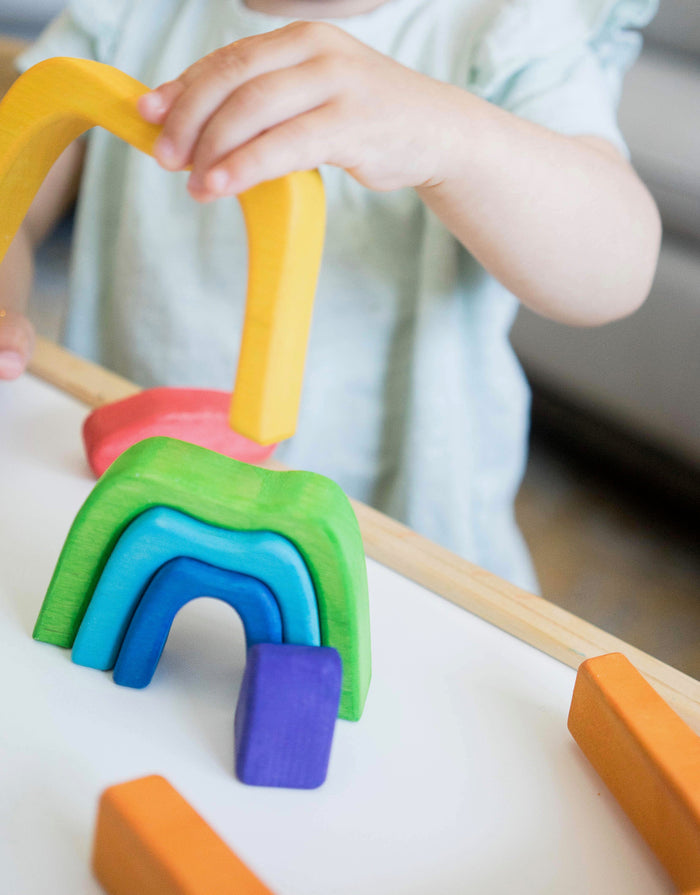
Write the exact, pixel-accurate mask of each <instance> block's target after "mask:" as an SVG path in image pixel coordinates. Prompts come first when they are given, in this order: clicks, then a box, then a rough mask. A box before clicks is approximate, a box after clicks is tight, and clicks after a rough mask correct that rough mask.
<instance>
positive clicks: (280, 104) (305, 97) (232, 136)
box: [188, 59, 334, 194]
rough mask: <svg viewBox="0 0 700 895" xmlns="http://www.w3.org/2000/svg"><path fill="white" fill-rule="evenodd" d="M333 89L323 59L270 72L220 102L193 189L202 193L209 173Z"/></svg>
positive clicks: (198, 150)
mask: <svg viewBox="0 0 700 895" xmlns="http://www.w3.org/2000/svg"><path fill="white" fill-rule="evenodd" d="M333 93H334V85H333V77H332V74H331V72H330V71H329V66H328V65H327V64H326V63H325V61H324V60H323V59H311V60H309V61H308V62H304V63H303V64H302V65H297V66H295V67H294V68H287V69H283V70H282V71H275V72H269V73H268V74H265V75H261V76H260V77H259V78H255V79H253V80H252V81H248V82H247V83H245V84H243V85H242V86H241V87H239V88H238V90H236V91H234V92H233V94H232V95H231V96H230V97H229V98H228V99H227V100H226V102H224V103H223V104H222V105H221V106H219V108H218V109H217V110H216V112H215V113H214V114H213V115H212V117H211V118H210V119H209V121H208V122H207V123H206V125H205V127H204V129H203V131H202V133H201V135H200V137H199V139H198V140H197V144H196V147H195V150H194V153H193V156H192V175H191V176H190V181H189V184H188V187H189V189H190V191H191V192H192V193H193V194H194V193H200V192H202V191H203V190H204V177H205V175H206V174H207V172H208V171H209V170H210V168H212V167H213V166H214V165H215V164H216V163H217V162H218V161H219V160H220V159H223V158H225V157H226V156H227V155H229V154H230V153H231V152H232V151H233V150H234V149H236V148H237V147H239V146H242V145H243V144H244V143H248V142H249V141H250V140H252V139H253V138H254V137H257V136H259V135H260V134H262V133H263V131H267V130H269V129H270V128H273V127H275V126H276V125H279V124H281V123H282V122H284V121H288V120H290V119H292V118H296V117H297V116H299V115H303V114H304V113H306V112H310V111H311V110H312V109H315V108H317V107H318V106H322V105H324V104H325V103H326V102H328V100H329V99H330V98H331V96H332V95H333Z"/></svg>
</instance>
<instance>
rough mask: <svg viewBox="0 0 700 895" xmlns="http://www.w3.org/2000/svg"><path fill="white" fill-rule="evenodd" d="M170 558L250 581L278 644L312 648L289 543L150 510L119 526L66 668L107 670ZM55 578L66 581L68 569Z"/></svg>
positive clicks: (312, 632)
mask: <svg viewBox="0 0 700 895" xmlns="http://www.w3.org/2000/svg"><path fill="white" fill-rule="evenodd" d="M88 534H89V526H88ZM76 536H77V535H76ZM178 557H190V558H191V559H196V560H200V561H201V562H204V563H209V564H210V565H213V566H219V567H220V568H222V569H226V570H227V571H229V572H238V573H239V574H241V575H246V576H249V577H251V578H258V579H259V580H260V581H262V582H263V584H265V585H266V586H267V587H268V588H269V589H270V591H271V592H272V593H273V594H274V597H275V600H276V601H277V606H278V608H279V613H280V616H281V619H282V630H283V633H284V637H285V639H286V640H287V641H288V642H289V643H300V644H306V645H309V646H320V643H321V634H320V629H319V615H318V604H317V602H316V594H315V592H314V587H313V583H312V581H311V578H310V576H309V572H308V570H307V567H306V564H305V563H304V560H303V559H302V558H301V555H300V554H299V552H298V550H297V549H296V547H294V545H293V544H292V543H291V542H290V541H288V540H287V539H286V538H283V537H280V535H278V534H276V533H274V532H266V531H232V530H230V529H227V528H218V527H216V526H213V525H207V524H206V523H204V522H201V521H200V520H198V519H193V518H192V517H191V516H187V515H186V514H184V513H180V512H178V511H176V510H173V509H170V508H169V507H151V508H150V509H148V510H145V511H144V512H143V513H141V514H139V515H138V516H136V518H134V519H133V520H132V521H131V522H130V523H129V525H127V527H126V528H125V529H124V531H123V532H122V534H121V535H120V537H119V540H118V541H117V543H116V545H115V546H114V548H113V550H112V551H111V553H110V555H109V557H108V559H107V562H106V564H105V565H104V567H103V569H102V572H101V573H100V577H99V581H98V582H97V584H96V586H95V589H94V591H93V592H92V595H91V596H90V598H89V605H88V606H87V609H86V611H85V614H84V616H83V619H82V621H81V622H80V627H79V629H78V633H77V634H76V637H75V641H74V643H73V651H72V653H71V657H72V659H73V661H74V662H76V663H77V664H78V665H86V666H88V667H89V668H99V669H101V670H103V671H107V670H109V669H110V668H113V667H114V663H115V662H116V661H117V656H118V655H119V650H120V649H121V647H122V643H123V641H124V637H125V636H126V632H127V629H128V628H129V625H130V623H131V620H132V617H133V615H134V612H135V611H136V609H137V607H138V606H139V605H140V602H141V600H142V599H143V596H144V595H145V593H146V589H147V588H148V587H149V585H150V584H151V582H152V580H153V576H154V575H156V573H157V572H158V571H159V570H160V569H161V568H162V567H163V566H164V565H165V564H166V563H169V562H170V561H171V560H173V559H177V558H178ZM62 574H63V575H64V576H68V577H69V578H70V577H71V574H72V573H71V563H70V562H68V564H67V565H66V566H65V568H64V570H63V573H62Z"/></svg>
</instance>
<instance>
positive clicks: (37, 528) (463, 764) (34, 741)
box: [0, 377, 673, 895]
mask: <svg viewBox="0 0 700 895" xmlns="http://www.w3.org/2000/svg"><path fill="white" fill-rule="evenodd" d="M85 415H86V410H85V408H84V407H83V406H82V405H80V404H79V403H77V402H76V401H74V400H73V399H71V398H69V397H67V396H66V395H64V394H62V393H60V392H59V391H57V390H55V389H54V388H52V387H50V386H47V385H45V384H43V383H41V382H39V381H38V380H36V379H32V378H31V377H25V378H24V379H22V380H20V381H18V382H16V383H12V384H2V385H0V681H1V682H2V683H1V684H0V687H1V690H0V692H1V694H2V696H1V703H0V892H2V893H7V895H10V893H11V895H47V893H51V895H92V893H99V892H101V889H100V888H99V886H98V885H97V883H96V882H94V880H93V879H92V877H91V874H90V870H89V854H90V848H91V840H92V834H93V827H94V820H95V811H96V804H97V798H98V795H99V793H100V792H101V790H102V789H103V788H105V787H106V786H109V785H111V784H113V783H117V782H121V781H124V780H129V779H132V778H135V777H140V776H143V775H145V774H150V773H160V774H163V775H164V776H165V777H167V778H168V779H169V780H170V781H171V783H172V784H173V785H174V786H175V787H176V788H177V789H179V790H180V792H182V794H183V795H184V796H185V797H186V798H188V799H189V800H190V802H191V803H192V804H193V805H194V807H195V808H196V809H197V810H198V811H199V812H200V813H201V814H202V815H203V816H204V817H205V818H206V819H207V821H208V822H209V823H210V824H211V825H212V826H213V827H214V828H215V829H216V830H217V831H218V832H219V833H220V835H222V836H223V838H224V839H226V841H227V842H228V843H229V844H230V845H231V847H232V848H234V850H235V851H236V852H237V853H238V854H239V856H240V857H241V858H243V860H245V861H246V862H247V863H248V864H249V865H250V866H251V867H252V868H253V869H254V870H255V871H256V872H257V873H258V874H259V876H260V877H261V878H262V879H263V880H264V881H265V882H266V883H267V884H268V885H269V886H270V887H271V888H272V889H273V891H275V892H277V893H279V895H314V893H319V895H320V893H323V895H335V893H348V895H349V893H352V895H359V893H362V895H373V893H383V895H387V893H391V895H426V893H431V892H435V893H440V895H451V893H455V895H463V893H467V892H474V893H477V892H478V893H480V895H481V893H494V895H496V893H503V895H506V893H508V895H512V893H514V892H518V893H522V895H530V893H532V895H550V893H551V895H592V893H595V895H613V893H614V895H659V893H669V892H672V891H673V887H672V885H671V883H670V880H669V879H668V877H667V876H666V875H665V873H664V871H663V870H662V869H661V867H660V865H659V864H658V863H657V862H656V860H655V858H654V857H653V855H652V854H651V852H650V851H649V850H648V849H647V847H646V846H645V844H644V843H643V842H642V840H641V839H640V838H639V836H638V834H637V833H636V831H635V830H634V828H633V827H632V826H631V824H630V823H629V821H628V820H627V818H626V817H625V815H624V814H623V813H622V812H621V810H620V809H619V808H618V806H617V804H616V803H615V802H614V800H613V799H612V797H611V796H610V795H609V794H608V792H607V790H606V789H605V788H604V786H603V784H602V783H601V782H600V780H599V778H598V777H597V775H596V774H595V772H594V771H593V770H592V769H591V768H590V767H589V766H588V764H587V762H586V760H585V758H584V757H583V755H582V754H581V753H580V752H579V750H578V747H577V746H576V745H575V743H574V742H573V740H572V739H571V737H570V735H569V733H568V731H567V729H566V716H567V711H568V706H569V702H570V699H571V692H572V688H573V682H574V672H573V671H572V670H571V669H569V668H568V667H566V666H564V665H562V664H560V663H559V662H557V661H556V660H554V659H552V658H550V657H549V656H546V655H544V654H542V653H540V652H538V651H537V650H535V649H533V648H532V647H530V646H528V645H526V644H525V643H523V642H521V641H519V640H517V639H516V638H514V637H512V636H510V635H508V634H505V633H503V632H502V631H500V630H498V629H497V628H494V627H492V626H491V625H489V624H487V623H486V622H484V621H482V620H480V619H478V618H476V617H474V616H472V615H470V614H468V613H467V612H465V611H463V610H461V609H459V608H457V607H456V606H454V605H452V604H451V603H448V602H446V601H445V600H442V599H440V598H439V597H436V596H435V595H433V594H431V593H429V592H428V591H426V590H424V589H423V588H421V587H419V586H418V585H416V584H414V583H413V582H411V581H408V580H406V579H404V578H402V577H401V576H400V575H398V574H396V573H395V572H392V571H390V570H388V569H386V568H384V567H382V566H380V565H378V564H376V563H374V562H371V561H370V562H369V563H368V565H369V583H370V605H371V622H372V646H373V680H372V686H371V688H370V694H369V698H368V701H367V707H366V710H365V713H364V715H363V717H362V720H361V721H360V722H359V723H355V724H353V723H350V722H343V721H341V722H339V723H338V725H337V727H336V734H335V740H334V744H333V753H332V756H331V764H330V769H329V774H328V779H327V781H326V783H325V784H324V786H323V787H321V788H320V789H318V790H312V791H290V790H274V789H262V788H257V787H248V786H244V785H243V784H241V783H239V782H238V781H237V780H236V779H235V777H234V776H233V773H232V767H233V714H234V709H235V703H236V696H237V692H238V687H239V685H240V680H241V676H242V672H243V667H244V660H245V657H244V649H243V644H244V641H243V633H242V627H241V625H240V622H239V620H238V617H237V616H236V615H235V613H233V612H231V610H230V608H229V607H227V606H225V605H224V604H222V603H219V602H216V601H214V600H209V599H201V600H197V601H195V603H193V604H191V605H190V606H188V607H186V608H185V609H184V610H183V611H182V612H181V613H180V614H179V615H178V617H177V619H176V622H175V624H174V626H173V630H172V634H171V637H170V639H169V640H168V644H167V647H166V650H165V653H164V655H163V658H162V660H161V662H160V664H159V667H158V670H157V672H156V676H155V678H154V681H153V683H152V684H151V685H150V686H149V687H148V688H147V689H145V690H141V691H139V690H129V689H125V688H122V687H118V686H116V685H115V684H114V683H113V681H112V676H111V673H109V672H99V671H94V670H91V669H86V668H82V667H78V666H76V665H73V664H72V663H71V661H70V654H69V652H68V651H66V650H63V649H59V648H57V647H54V646H50V645H47V644H43V643H37V642H35V641H33V640H32V639H31V631H32V628H33V625H34V621H35V618H36V615H37V613H38V611H39V607H40V605H41V601H42V599H43V596H44V593H45V590H46V587H47V585H48V582H49V579H50V576H51V573H52V571H53V566H54V563H55V561H56V559H57V556H58V553H59V550H60V548H61V545H62V543H63V540H64V538H65V535H66V533H67V531H68V528H69V526H70V523H71V521H72V519H73V517H74V515H75V513H76V511H77V510H78V507H79V506H80V504H81V502H82V501H83V500H84V498H85V497H86V495H87V494H88V492H89V490H90V488H91V487H92V484H93V480H92V478H91V476H90V474H89V471H88V469H87V465H86V463H85V461H84V459H83V456H82V446H81V440H80V426H81V424H82V420H83V418H84V417H85ZM134 895H137V893H134Z"/></svg>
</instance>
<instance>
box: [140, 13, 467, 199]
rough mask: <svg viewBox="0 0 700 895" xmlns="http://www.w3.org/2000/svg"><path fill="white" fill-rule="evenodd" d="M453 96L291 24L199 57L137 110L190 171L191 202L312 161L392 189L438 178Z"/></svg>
mask: <svg viewBox="0 0 700 895" xmlns="http://www.w3.org/2000/svg"><path fill="white" fill-rule="evenodd" d="M454 89H455V88H452V87H449V86H447V85H445V84H442V83H440V82H438V81H434V80H433V79H431V78H428V77H426V76H425V75H422V74H418V73H417V72H414V71H412V70H410V69H408V68H405V67H404V66H402V65H400V64H399V63H398V62H395V61H394V60H392V59H390V58H389V57H387V56H384V55H382V54H381V53H378V52H377V51H375V50H372V49H370V48H369V47H367V46H365V45H364V44H362V43H360V42H359V41H357V40H355V38H353V37H351V36H349V35H348V34H346V33H345V32H344V31H342V30H340V29H339V28H336V27H334V26H332V25H328V24H323V23H309V22H297V23H294V24H292V25H289V26H287V27H286V28H282V29H280V30H278V31H272V32H270V33H268V34H263V35H260V36H257V37H251V38H246V39H244V40H240V41H237V42H236V43H234V44H231V45H230V46H228V47H223V48H222V49H220V50H216V51H215V52H213V53H211V54H209V55H208V56H205V57H204V58H203V59H201V60H200V61H199V62H196V63H195V64H194V65H192V66H190V68H188V69H187V70H186V71H184V72H183V73H182V75H180V77H179V78H178V79H177V80H175V81H169V82H167V83H166V84H163V85H161V86H160V87H159V88H158V89H156V90H154V91H152V92H151V93H148V94H146V95H145V96H143V97H141V99H140V100H139V111H140V112H141V114H142V115H143V117H144V118H145V119H146V120H148V121H150V122H152V123H154V124H163V133H162V135H161V137H160V139H159V140H158V142H157V143H156V149H155V154H156V158H157V160H158V161H159V162H160V164H161V165H162V166H163V167H165V168H167V169H169V170H181V169H183V168H185V167H186V166H187V165H190V164H191V165H192V174H191V175H190V179H189V184H188V189H189V191H190V193H191V194H192V196H193V197H194V198H196V199H198V200H199V201H210V200H211V199H214V198H216V197H218V196H227V195H233V194H236V193H240V192H242V191H244V190H246V189H249V188H250V187H252V186H255V185H256V184H258V183H260V182H262V181H264V180H271V179H272V178H275V177H281V176H283V175H285V174H289V173H291V172H292V171H299V170H304V169H308V168H316V167H318V166H319V165H321V164H329V165H335V166H338V167H341V168H345V170H347V171H348V172H349V173H350V174H351V175H352V176H353V177H355V178H356V179H357V180H358V181H359V182H360V183H362V184H364V185H365V186H367V187H370V188H371V189H375V190H392V189H398V188H400V187H412V186H419V185H421V184H425V183H427V182H429V181H430V180H431V179H433V178H435V177H436V176H438V172H437V165H438V162H437V159H436V156H437V152H436V146H437V145H438V144H439V140H437V139H436V128H435V126H434V122H435V121H436V120H437V117H438V116H439V115H442V116H443V117H444V115H445V112H446V109H447V108H451V103H450V97H449V94H450V93H451V91H453V90H454ZM446 93H447V94H448V96H447V98H445V94H446Z"/></svg>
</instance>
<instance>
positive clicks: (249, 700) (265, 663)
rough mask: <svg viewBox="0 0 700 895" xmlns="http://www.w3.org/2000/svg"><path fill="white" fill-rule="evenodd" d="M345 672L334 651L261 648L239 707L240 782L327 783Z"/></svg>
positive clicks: (252, 657)
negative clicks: (325, 781)
mask: <svg viewBox="0 0 700 895" xmlns="http://www.w3.org/2000/svg"><path fill="white" fill-rule="evenodd" d="M342 676H343V672H342V665H341V661H340V656H339V655H338V652H337V650H334V649H332V648H329V647H323V646H322V647H314V646H292V645H290V644H279V645H277V644H273V643H261V644H258V646H254V647H253V648H252V649H251V650H249V652H248V661H247V664H246V669H245V674H244V676H243V683H242V684H241V692H240V695H239V697H238V705H237V706H236V719H235V740H236V776H237V777H238V779H239V780H241V781H243V783H249V784H252V785H254V786H284V787H289V788H293V789H315V788H316V787H317V786H320V785H321V784H322V783H323V782H324V780H325V779H326V773H327V771H328V761H329V758H330V754H331V744H332V742H333V731H334V729H335V719H336V716H337V714H338V702H339V700H340V687H341V680H342Z"/></svg>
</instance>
